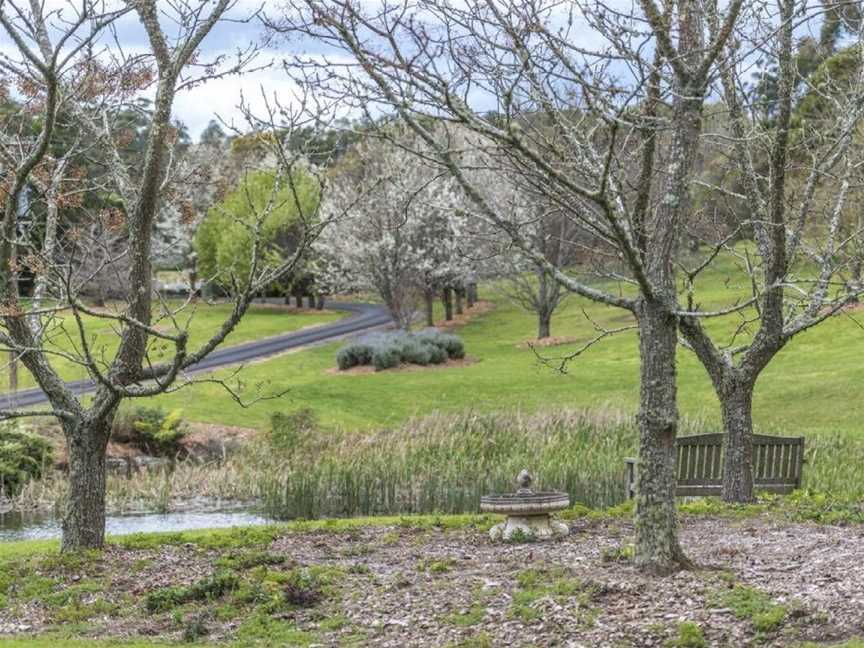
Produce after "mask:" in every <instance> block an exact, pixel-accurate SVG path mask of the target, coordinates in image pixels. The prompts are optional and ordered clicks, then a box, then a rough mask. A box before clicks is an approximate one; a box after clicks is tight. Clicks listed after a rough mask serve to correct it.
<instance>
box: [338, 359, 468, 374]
mask: <svg viewBox="0 0 864 648" xmlns="http://www.w3.org/2000/svg"><path fill="white" fill-rule="evenodd" d="M478 362H480V360H478V359H477V358H474V357H471V356H465V357H464V358H460V359H458V360H454V359H453V358H450V359H449V360H447V362H442V363H441V364H428V365H416V364H409V363H403V364H400V365H399V366H398V367H393V368H392V369H382V370H381V371H377V370H376V369H375V367H373V366H371V365H364V366H362V367H351V368H350V369H344V370H343V369H339V367H330V368H329V369H325V370H324V373H326V374H329V375H331V376H367V375H369V374H374V373H397V372H403V373H413V372H416V371H442V370H444V369H458V368H459V367H470V366H471V365H473V364H477V363H478Z"/></svg>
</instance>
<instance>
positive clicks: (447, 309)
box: [441, 287, 453, 322]
mask: <svg viewBox="0 0 864 648" xmlns="http://www.w3.org/2000/svg"><path fill="white" fill-rule="evenodd" d="M441 302H442V303H443V304H444V321H446V322H449V321H451V320H452V319H453V289H452V288H449V287H448V288H444V289H443V290H442V291H441Z"/></svg>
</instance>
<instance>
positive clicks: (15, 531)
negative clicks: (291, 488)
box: [0, 508, 273, 542]
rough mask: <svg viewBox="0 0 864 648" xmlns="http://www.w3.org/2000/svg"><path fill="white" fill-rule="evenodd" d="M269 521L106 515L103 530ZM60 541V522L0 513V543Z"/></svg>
mask: <svg viewBox="0 0 864 648" xmlns="http://www.w3.org/2000/svg"><path fill="white" fill-rule="evenodd" d="M272 522H273V520H272V519H270V518H267V517H264V516H262V515H260V514H259V513H258V512H256V511H255V510H254V509H237V508H234V509H222V510H209V511H178V512H174V513H144V514H136V515H109V516H108V518H107V520H106V530H107V533H108V534H109V535H126V534H129V533H139V532H152V531H188V530H191V529H217V528H225V527H234V526H248V525H253V524H269V523H272ZM59 537H60V520H59V519H58V518H57V517H54V516H52V515H44V514H28V513H17V512H13V513H0V542H12V541H15V540H36V539H47V538H59Z"/></svg>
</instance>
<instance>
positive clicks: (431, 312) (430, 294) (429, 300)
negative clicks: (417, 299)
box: [423, 289, 435, 326]
mask: <svg viewBox="0 0 864 648" xmlns="http://www.w3.org/2000/svg"><path fill="white" fill-rule="evenodd" d="M423 301H424V302H425V305H426V326H435V291H434V290H431V289H430V290H426V291H424V293H423Z"/></svg>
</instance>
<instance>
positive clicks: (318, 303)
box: [315, 295, 324, 310]
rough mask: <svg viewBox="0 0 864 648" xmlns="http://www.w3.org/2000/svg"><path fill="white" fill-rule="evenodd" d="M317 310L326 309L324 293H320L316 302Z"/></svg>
mask: <svg viewBox="0 0 864 648" xmlns="http://www.w3.org/2000/svg"><path fill="white" fill-rule="evenodd" d="M315 309H316V310H324V295H318V296H317V301H316V302H315Z"/></svg>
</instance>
